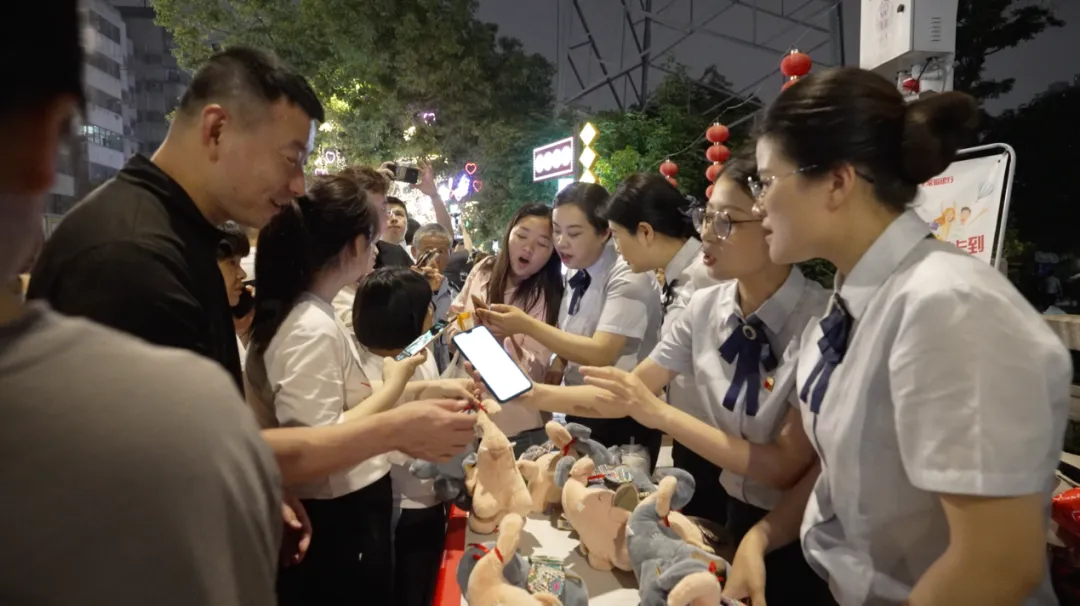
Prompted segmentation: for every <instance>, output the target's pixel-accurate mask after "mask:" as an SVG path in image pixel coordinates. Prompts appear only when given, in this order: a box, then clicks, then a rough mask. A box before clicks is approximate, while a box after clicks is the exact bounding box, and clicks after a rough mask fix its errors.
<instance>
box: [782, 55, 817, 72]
mask: <svg viewBox="0 0 1080 606" xmlns="http://www.w3.org/2000/svg"><path fill="white" fill-rule="evenodd" d="M813 65H814V62H813V61H811V60H810V55H807V54H806V53H803V52H799V51H798V50H797V49H791V52H790V53H788V54H787V56H785V57H784V58H783V60H781V61H780V73H782V74H784V75H785V76H787V77H789V78H790V77H792V76H796V77H799V76H805V75H806V74H809V73H810V68H811V67H813Z"/></svg>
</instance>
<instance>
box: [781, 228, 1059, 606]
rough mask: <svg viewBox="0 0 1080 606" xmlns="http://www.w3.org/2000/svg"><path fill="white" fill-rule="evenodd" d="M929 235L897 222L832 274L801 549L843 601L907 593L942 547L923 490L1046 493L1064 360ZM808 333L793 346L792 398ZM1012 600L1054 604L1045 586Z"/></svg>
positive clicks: (1020, 308) (808, 425) (805, 368)
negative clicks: (835, 294) (833, 317)
mask: <svg viewBox="0 0 1080 606" xmlns="http://www.w3.org/2000/svg"><path fill="white" fill-rule="evenodd" d="M927 236H929V231H928V229H927V226H926V223H925V222H923V221H922V220H920V219H919V218H918V216H917V215H915V214H914V213H913V212H908V213H905V214H904V215H902V216H901V217H899V218H898V219H896V220H895V221H894V222H893V223H892V225H890V226H889V227H888V229H886V231H885V232H884V233H883V234H882V235H881V236H880V237H879V238H878V239H877V241H876V242H874V244H873V245H872V246H871V247H870V249H869V250H867V252H866V253H865V254H864V255H863V257H862V259H860V260H859V262H858V264H857V265H856V266H855V268H854V270H853V271H852V272H851V275H850V276H848V277H847V278H846V279H843V280H842V281H840V280H839V279H838V282H837V284H838V288H839V295H840V296H841V297H842V299H843V300H844V304H845V305H846V307H847V309H848V311H849V313H850V314H851V317H852V318H853V319H854V326H853V329H852V332H851V333H850V338H849V339H848V346H847V351H846V353H845V354H844V358H843V361H842V362H841V363H840V364H839V365H838V366H837V367H836V369H835V371H834V372H833V374H832V377H831V380H830V381H829V383H828V389H827V391H826V392H825V395H824V398H823V399H822V401H821V407H820V410H819V411H818V413H817V414H815V413H813V412H811V411H810V409H809V407H808V406H807V405H806V404H805V403H803V404H802V415H803V425H804V427H805V429H806V434H807V436H809V437H810V440H811V442H813V444H814V447H815V449H816V450H817V452H818V454H819V455H820V457H821V462H822V472H821V477H820V478H819V479H818V481H817V484H816V485H815V486H814V492H813V494H812V495H811V497H810V500H809V503H808V505H807V508H806V514H805V516H804V518H803V524H802V541H803V543H802V544H803V551H804V552H805V555H806V558H807V560H808V561H809V562H810V564H811V566H813V567H814V568H815V569H816V570H817V572H818V574H821V575H822V576H825V577H826V578H828V579H829V582H830V587H831V589H832V592H833V595H834V596H836V598H837V600H838V601H839V602H840V604H841V606H847V605H849V604H852V605H853V604H882V603H900V602H903V601H904V600H905V599H906V598H907V595H908V593H909V592H910V591H911V589H912V587H914V585H915V583H916V582H917V581H918V580H919V578H920V577H921V576H922V575H923V573H925V572H926V570H927V568H929V567H930V565H931V564H933V563H934V562H935V561H936V560H937V559H938V558H939V557H940V556H941V554H942V553H943V552H944V550H945V548H946V547H947V546H948V544H949V527H948V524H947V522H946V519H945V514H944V512H943V511H942V508H941V504H940V500H939V497H938V495H937V494H935V493H950V494H962V495H978V496H984V497H1009V496H1020V495H1030V494H1039V493H1042V494H1044V495H1045V497H1046V499H1047V504H1048V505H1049V499H1050V494H1051V490H1052V487H1053V486H1054V485H1055V484H1056V483H1057V482H1056V480H1055V479H1054V470H1055V469H1056V467H1057V463H1058V457H1059V455H1060V452H1061V446H1062V438H1063V435H1064V431H1065V422H1066V416H1067V411H1068V407H1069V384H1070V381H1071V378H1072V371H1071V362H1070V359H1069V354H1068V352H1067V351H1066V350H1065V348H1064V346H1063V345H1062V344H1061V342H1060V341H1059V339H1058V338H1057V336H1055V335H1054V333H1053V332H1051V330H1050V329H1049V328H1048V327H1047V326H1046V324H1045V322H1044V320H1042V319H1041V318H1040V317H1039V316H1038V314H1036V312H1035V311H1034V310H1033V309H1032V308H1031V306H1030V305H1029V304H1028V303H1027V301H1025V300H1024V298H1023V297H1022V296H1020V294H1019V293H1018V292H1017V291H1016V289H1015V288H1013V287H1012V285H1010V284H1009V283H1008V282H1007V281H1006V280H1005V278H1003V277H1002V276H1001V274H999V273H998V272H997V271H995V270H994V269H993V268H992V267H990V266H989V265H987V264H986V263H985V262H983V261H980V260H979V259H976V258H975V257H972V256H970V255H968V254H967V253H964V252H962V251H960V250H958V249H957V248H956V247H955V246H954V245H952V244H949V243H943V242H938V241H937V240H934V239H933V238H928V237H927ZM838 278H839V277H838ZM821 336H822V330H821V328H820V326H818V325H813V326H811V327H809V328H808V329H807V331H806V335H805V336H804V338H803V339H802V342H801V349H802V353H801V356H800V360H799V370H798V384H799V386H800V387H802V386H803V385H804V383H805V382H806V381H807V377H808V375H809V374H810V373H811V371H812V369H813V368H814V366H815V365H816V363H817V362H818V360H819V359H820V357H821V355H820V352H819V349H818V345H817V342H818V339H819V338H821ZM1002 523H1008V522H1007V521H1002ZM1025 603H1026V604H1029V605H1034V604H1056V603H1057V602H1056V601H1055V599H1054V597H1053V593H1052V592H1051V589H1050V584H1049V576H1047V579H1046V580H1045V582H1044V583H1043V584H1042V586H1041V588H1040V589H1039V590H1038V591H1037V592H1036V593H1035V594H1033V595H1032V596H1031V597H1029V598H1028V600H1027V601H1026V602H1025Z"/></svg>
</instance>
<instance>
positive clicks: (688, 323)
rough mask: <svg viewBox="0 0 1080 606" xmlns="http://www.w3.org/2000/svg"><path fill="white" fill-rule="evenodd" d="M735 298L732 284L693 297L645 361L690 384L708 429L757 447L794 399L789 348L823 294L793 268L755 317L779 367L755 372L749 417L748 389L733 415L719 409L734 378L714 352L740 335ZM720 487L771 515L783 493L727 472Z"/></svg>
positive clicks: (773, 433) (769, 438)
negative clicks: (754, 398) (758, 376)
mask: <svg viewBox="0 0 1080 606" xmlns="http://www.w3.org/2000/svg"><path fill="white" fill-rule="evenodd" d="M738 292H739V291H738V283H737V282H735V281H730V282H724V283H722V284H719V285H717V286H712V287H709V288H704V289H702V290H699V291H697V292H695V293H694V295H693V296H692V297H691V298H690V305H689V306H688V307H687V309H686V311H685V312H684V313H683V314H682V315H681V316H680V318H679V319H678V320H676V321H675V323H674V324H673V325H672V327H671V330H670V331H669V332H668V333H666V334H665V335H664V338H663V339H662V340H661V342H660V345H658V346H657V347H656V349H655V350H654V351H653V353H652V355H651V356H649V357H650V358H651V359H652V361H653V362H656V363H657V364H659V365H661V366H663V367H664V368H667V369H670V370H672V371H675V372H678V373H680V374H688V375H692V376H693V377H694V384H695V386H696V388H697V390H698V395H699V397H700V399H701V401H702V402H704V403H705V406H706V408H707V414H708V415H709V417H710V420H709V423H710V424H711V425H712V426H713V427H717V428H719V429H722V430H723V431H725V432H726V433H728V434H730V435H732V436H735V437H738V438H742V439H744V440H748V441H750V442H754V443H756V444H770V443H772V442H773V441H774V440H775V439H776V437H777V436H778V435H779V434H780V429H781V428H782V427H783V424H784V419H785V417H786V416H787V414H788V411H789V410H790V406H792V405H794V402H795V400H794V398H795V397H796V396H795V393H794V390H793V387H794V381H793V379H794V375H795V367H796V359H795V356H794V354H795V352H796V350H797V348H796V347H789V345H791V344H792V343H795V342H797V339H798V337H799V335H801V334H802V333H803V331H804V329H805V328H806V326H807V325H808V324H811V323H814V322H817V321H818V320H819V319H820V318H821V316H822V314H823V313H824V310H825V306H826V304H827V302H828V298H829V295H828V292H826V291H825V289H824V288H822V287H821V286H820V285H819V284H818V283H817V282H813V281H811V280H807V279H806V278H805V277H804V276H803V275H802V272H800V271H799V269H798V268H795V267H793V268H791V274H789V275H788V278H787V280H785V281H784V284H783V285H782V286H781V287H780V290H777V291H776V292H775V293H774V294H773V296H772V297H769V299H768V300H767V301H765V303H763V304H762V305H761V307H760V308H759V309H758V310H757V311H756V312H754V314H753V315H754V316H756V317H757V318H758V319H760V320H761V321H762V323H763V324H764V329H765V336H766V337H767V338H768V340H769V344H770V345H771V348H772V353H773V356H774V357H775V358H776V361H777V363H778V366H777V367H776V369H775V370H773V371H772V372H766V371H765V369H761V378H762V380H761V382H760V383H759V384H758V385H756V386H755V387H756V389H757V390H758V410H757V414H755V415H754V416H750V415H749V414H747V412H746V389H743V390H742V391H741V392H740V393H739V396H738V399H737V401H736V403H735V406H734V408H733V409H731V410H729V409H727V408H726V407H725V406H724V396H725V395H726V394H727V391H728V388H729V387H730V386H731V384H732V381H733V380H734V378H735V367H736V364H729V363H728V362H727V361H725V360H724V358H723V357H722V356H721V355H720V347H721V346H722V345H723V344H724V343H725V342H726V341H727V340H728V337H730V336H731V334H732V333H733V332H734V331H736V330H738V329H739V325H740V320H741V319H743V316H742V312H741V311H740V309H739V295H738ZM736 362H737V360H736ZM769 379H772V380H771V381H770V380H769ZM769 383H771V384H772V385H771V389H770V387H769V386H768V384H769ZM748 387H749V386H748ZM720 484H722V485H723V486H724V490H726V491H727V493H728V494H729V495H731V496H732V497H734V498H736V499H739V500H740V501H743V502H744V503H749V504H750V505H753V506H755V507H760V508H762V509H772V508H773V507H774V506H775V505H776V501H777V500H778V499H779V498H780V495H781V494H783V491H781V490H777V489H775V488H771V487H769V486H766V485H764V484H761V483H759V482H755V481H753V480H750V479H748V478H746V477H744V476H740V475H737V474H734V473H732V472H731V471H728V470H726V469H725V470H724V472H723V473H722V474H721V475H720Z"/></svg>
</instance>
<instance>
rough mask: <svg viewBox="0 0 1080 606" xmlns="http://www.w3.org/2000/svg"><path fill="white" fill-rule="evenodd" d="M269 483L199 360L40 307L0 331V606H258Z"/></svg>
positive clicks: (268, 581) (268, 531)
mask: <svg viewBox="0 0 1080 606" xmlns="http://www.w3.org/2000/svg"><path fill="white" fill-rule="evenodd" d="M280 485H281V481H280V476H279V474H278V471H277V467H276V465H275V463H274V459H273V456H272V454H271V452H270V450H269V448H268V447H267V445H266V444H265V443H264V442H263V441H262V439H261V438H260V436H259V433H258V428H257V427H256V425H255V422H254V419H253V418H252V416H251V412H250V411H249V410H248V409H247V407H246V406H245V405H244V404H243V402H242V401H241V399H240V396H239V394H238V393H237V391H236V387H235V385H234V384H233V382H232V380H231V379H230V378H229V376H228V375H227V374H225V372H224V371H223V370H222V369H221V368H220V367H219V366H218V365H217V364H215V363H214V362H211V361H209V360H205V359H203V358H200V357H199V356H196V355H194V354H191V353H188V352H184V351H180V350H173V349H164V348H160V347H155V346H151V345H148V344H146V343H144V342H142V341H139V340H136V339H133V338H131V337H128V336H126V335H122V334H120V333H118V332H115V331H113V330H110V329H107V328H103V327H101V326H97V325H95V324H92V323H90V322H87V321H84V320H77V319H70V318H65V317H63V316H60V315H58V314H55V313H53V312H52V311H50V310H48V309H46V308H45V307H44V306H40V305H39V306H32V307H31V308H30V310H29V311H28V313H27V314H25V315H24V316H23V317H22V318H20V319H19V320H18V321H16V322H14V323H12V324H8V325H3V326H0V537H2V539H0V543H2V544H3V549H0V604H41V605H52V604H56V605H67V604H80V605H87V606H90V605H97V604H102V605H109V606H126V605H138V606H144V605H147V604H154V605H155V606H171V605H176V606H181V605H183V606H189V605H192V604H207V605H209V604H214V605H234V604H235V605H240V604H244V605H247V604H251V605H262V604H273V603H275V597H274V578H275V574H276V570H277V558H278V545H279V543H280V533H281V490H280Z"/></svg>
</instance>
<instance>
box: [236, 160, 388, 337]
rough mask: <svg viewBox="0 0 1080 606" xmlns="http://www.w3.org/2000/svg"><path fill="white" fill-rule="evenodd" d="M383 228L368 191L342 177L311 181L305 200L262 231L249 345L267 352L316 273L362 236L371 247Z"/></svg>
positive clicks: (302, 197)
mask: <svg viewBox="0 0 1080 606" xmlns="http://www.w3.org/2000/svg"><path fill="white" fill-rule="evenodd" d="M381 224H382V218H381V217H380V214H379V212H378V211H377V210H376V209H375V208H374V205H373V204H371V203H370V202H369V201H368V199H367V192H365V191H364V189H363V188H362V187H361V186H360V184H359V183H357V182H356V181H354V180H352V179H349V178H346V177H343V176H340V175H335V176H329V177H320V178H318V179H314V180H312V181H311V187H310V188H309V189H308V193H307V195H305V196H301V197H300V198H298V199H297V200H296V202H295V203H294V204H291V205H289V206H286V207H285V208H283V209H282V210H281V212H279V213H278V214H277V215H276V216H275V217H274V218H273V219H271V220H270V223H269V224H267V226H266V227H264V228H263V229H262V231H260V232H259V242H258V247H259V253H258V254H257V255H256V256H255V275H257V276H258V277H259V289H258V291H257V296H256V301H255V319H254V320H253V321H252V323H251V341H252V343H253V344H254V345H255V347H256V350H257V351H264V350H265V349H266V346H267V345H268V344H269V343H270V340H271V339H272V338H273V337H274V334H275V333H276V332H277V330H278V328H279V327H280V326H281V323H282V322H283V321H284V320H285V317H286V316H287V315H289V312H290V311H292V308H293V306H294V305H295V304H296V300H297V299H298V298H299V297H300V294H301V293H303V292H304V290H305V289H307V288H308V287H310V286H311V281H312V280H313V279H314V278H315V273H316V272H317V271H318V270H320V269H322V268H324V267H327V266H329V265H331V264H333V263H334V262H336V260H337V259H338V255H340V254H341V252H342V251H343V250H344V249H345V248H346V247H347V246H349V245H351V244H352V243H353V242H354V241H355V240H356V239H357V238H358V237H361V236H362V237H364V238H365V239H366V240H367V241H368V242H369V243H372V244H373V243H374V241H375V235H376V234H377V233H378V229H379V226H380V225H381Z"/></svg>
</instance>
